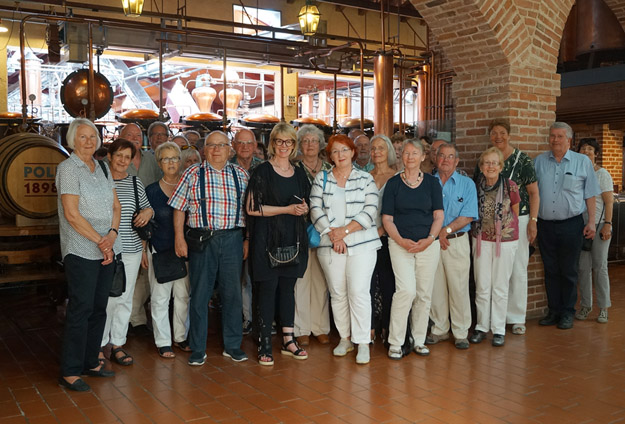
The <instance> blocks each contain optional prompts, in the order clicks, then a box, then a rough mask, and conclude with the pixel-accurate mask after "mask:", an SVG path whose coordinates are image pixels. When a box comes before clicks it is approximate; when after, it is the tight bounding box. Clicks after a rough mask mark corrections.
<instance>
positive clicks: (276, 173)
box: [247, 123, 310, 365]
mask: <svg viewBox="0 0 625 424" xmlns="http://www.w3.org/2000/svg"><path fill="white" fill-rule="evenodd" d="M297 147H298V146H297V136H296V134H295V130H294V129H293V127H292V126H290V125H289V124H287V123H279V124H277V125H276V126H275V127H274V128H273V130H272V131H271V134H270V136H269V149H268V150H269V155H270V159H269V160H268V161H267V162H264V163H261V164H260V165H258V166H257V167H256V168H254V171H253V172H252V176H251V177H250V183H249V186H248V191H247V214H248V217H249V220H248V233H249V235H250V264H251V269H250V271H251V277H252V280H253V281H254V282H255V285H254V288H255V289H256V288H258V292H257V300H258V308H255V310H254V312H255V313H258V315H259V316H258V317H256V316H255V317H254V321H255V322H257V323H259V327H260V336H261V338H260V346H259V349H258V362H259V364H260V365H273V354H272V349H271V323H272V321H273V318H274V309H275V300H276V291H278V293H279V309H280V314H279V315H280V321H281V324H282V350H281V353H282V354H283V355H286V356H290V357H292V358H294V359H300V360H302V359H307V358H308V353H306V351H305V350H304V349H301V348H300V347H299V345H298V344H297V341H296V340H295V334H294V331H293V325H294V315H295V296H294V288H295V282H296V281H297V279H298V278H301V277H302V276H303V275H304V272H305V271H306V264H307V263H308V236H307V234H306V221H305V219H304V216H305V215H307V214H308V204H307V203H306V199H308V196H309V193H310V183H309V182H308V178H307V177H306V173H305V172H304V170H303V169H302V168H300V167H294V166H293V165H292V164H291V160H293V159H294V158H295V156H296V155H297V151H298V148H297ZM279 251H282V252H283V254H279ZM255 296H256V295H255Z"/></svg>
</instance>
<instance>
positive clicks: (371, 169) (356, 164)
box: [352, 161, 375, 172]
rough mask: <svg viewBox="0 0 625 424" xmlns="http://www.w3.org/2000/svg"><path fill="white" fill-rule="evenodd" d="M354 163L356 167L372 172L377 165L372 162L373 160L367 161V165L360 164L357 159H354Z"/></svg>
mask: <svg viewBox="0 0 625 424" xmlns="http://www.w3.org/2000/svg"><path fill="white" fill-rule="evenodd" d="M352 165H354V168H356V169H360V170H361V171H365V172H371V171H373V168H375V165H374V164H373V163H371V161H369V162H367V164H366V165H365V166H360V165H358V162H356V161H354V162H353V163H352Z"/></svg>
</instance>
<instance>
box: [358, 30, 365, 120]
mask: <svg viewBox="0 0 625 424" xmlns="http://www.w3.org/2000/svg"><path fill="white" fill-rule="evenodd" d="M358 46H359V47H360V130H361V131H364V130H365V74H364V69H363V68H364V62H365V59H364V52H363V44H362V43H361V42H360V41H359V42H358Z"/></svg>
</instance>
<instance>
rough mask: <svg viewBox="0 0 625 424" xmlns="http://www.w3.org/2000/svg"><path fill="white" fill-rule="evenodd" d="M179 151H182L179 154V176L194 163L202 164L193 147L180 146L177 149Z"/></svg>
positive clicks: (198, 154)
mask: <svg viewBox="0 0 625 424" xmlns="http://www.w3.org/2000/svg"><path fill="white" fill-rule="evenodd" d="M179 150H182V152H181V153H180V163H181V165H180V173H181V174H182V172H184V171H185V170H186V169H187V168H189V167H190V166H191V165H193V164H195V163H202V156H201V155H200V152H199V151H198V150H197V148H196V147H195V146H193V145H191V146H182V147H179Z"/></svg>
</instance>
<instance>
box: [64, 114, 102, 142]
mask: <svg viewBox="0 0 625 424" xmlns="http://www.w3.org/2000/svg"><path fill="white" fill-rule="evenodd" d="M81 125H86V126H88V127H90V128H91V129H92V130H93V132H95V135H96V137H98V144H97V145H96V147H95V149H96V150H98V149H99V148H100V146H102V139H101V138H100V133H99V132H98V129H97V128H96V126H95V124H94V123H93V122H91V121H90V120H88V119H86V118H76V119H74V120H73V121H72V123H71V124H69V128H68V129H67V136H66V139H67V145H68V146H69V148H70V149H72V150H76V147H75V146H76V144H75V143H74V141H75V140H74V139H75V138H76V130H78V127H80V126H81Z"/></svg>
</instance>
